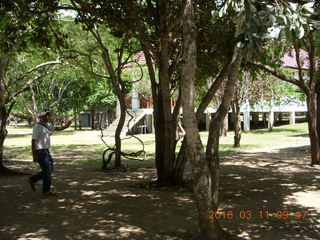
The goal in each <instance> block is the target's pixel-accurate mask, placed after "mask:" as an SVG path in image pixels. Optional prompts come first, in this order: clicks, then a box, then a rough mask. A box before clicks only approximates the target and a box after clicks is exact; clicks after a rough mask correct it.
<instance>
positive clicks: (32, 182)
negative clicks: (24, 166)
mask: <svg viewBox="0 0 320 240" xmlns="http://www.w3.org/2000/svg"><path fill="white" fill-rule="evenodd" d="M28 183H29V185H30V187H31V189H32V191H36V188H35V186H34V185H35V184H36V183H35V182H34V181H32V180H31V179H28Z"/></svg>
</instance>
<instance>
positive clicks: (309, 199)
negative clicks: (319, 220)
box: [286, 190, 320, 211]
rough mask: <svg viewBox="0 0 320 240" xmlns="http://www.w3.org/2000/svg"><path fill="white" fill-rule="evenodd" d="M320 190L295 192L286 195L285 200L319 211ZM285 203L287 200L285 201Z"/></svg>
mask: <svg viewBox="0 0 320 240" xmlns="http://www.w3.org/2000/svg"><path fill="white" fill-rule="evenodd" d="M319 196H320V190H319V191H308V192H295V193H293V194H292V195H291V196H289V197H287V199H286V200H287V201H293V202H295V203H297V204H299V205H302V206H304V207H310V208H316V209H318V211H320V198H319ZM286 203H287V202H286Z"/></svg>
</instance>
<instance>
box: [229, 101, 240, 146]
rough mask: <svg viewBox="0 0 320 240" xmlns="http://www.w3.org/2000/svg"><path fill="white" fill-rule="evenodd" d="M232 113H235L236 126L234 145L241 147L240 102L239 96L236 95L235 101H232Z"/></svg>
mask: <svg viewBox="0 0 320 240" xmlns="http://www.w3.org/2000/svg"><path fill="white" fill-rule="evenodd" d="M231 107H232V114H233V118H234V119H233V120H234V122H233V126H234V141H233V146H234V147H240V141H241V115H240V113H241V112H240V103H239V98H238V97H235V99H234V101H233V103H232V106H231Z"/></svg>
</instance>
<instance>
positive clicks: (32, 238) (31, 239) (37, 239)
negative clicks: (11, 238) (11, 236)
mask: <svg viewBox="0 0 320 240" xmlns="http://www.w3.org/2000/svg"><path fill="white" fill-rule="evenodd" d="M47 232H48V230H47V229H44V228H41V229H39V230H38V231H37V232H33V233H25V234H22V235H21V236H20V237H18V238H17V240H48V239H49V238H47V237H45V236H43V235H44V234H46V233H47Z"/></svg>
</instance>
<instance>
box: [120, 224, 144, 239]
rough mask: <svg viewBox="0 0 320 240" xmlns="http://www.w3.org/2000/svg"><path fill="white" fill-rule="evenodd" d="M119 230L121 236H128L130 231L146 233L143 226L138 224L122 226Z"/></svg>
mask: <svg viewBox="0 0 320 240" xmlns="http://www.w3.org/2000/svg"><path fill="white" fill-rule="evenodd" d="M118 231H119V232H120V236H121V237H128V236H129V234H130V233H142V234H145V233H146V232H145V231H143V230H142V229H141V228H139V227H136V226H130V225H128V226H125V227H120V228H119V229H118Z"/></svg>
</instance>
